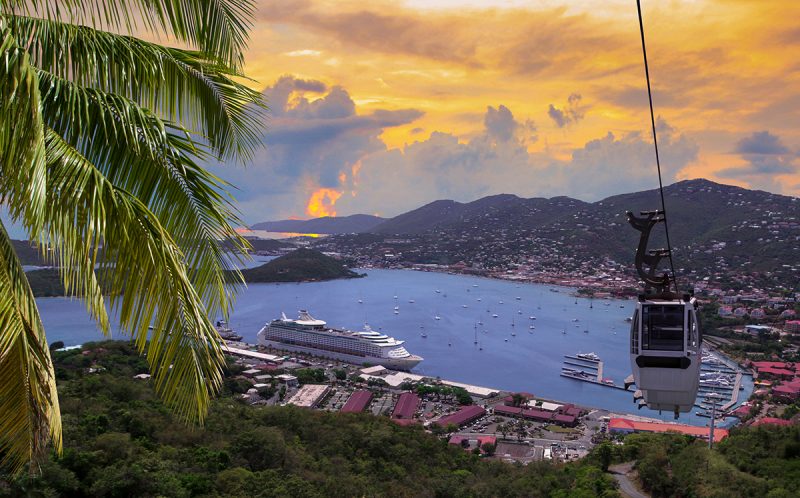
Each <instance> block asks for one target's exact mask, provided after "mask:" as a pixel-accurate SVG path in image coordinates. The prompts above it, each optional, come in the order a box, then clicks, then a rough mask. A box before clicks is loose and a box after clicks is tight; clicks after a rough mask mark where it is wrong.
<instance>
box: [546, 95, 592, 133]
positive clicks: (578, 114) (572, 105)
mask: <svg viewBox="0 0 800 498" xmlns="http://www.w3.org/2000/svg"><path fill="white" fill-rule="evenodd" d="M547 115H548V116H550V119H552V120H553V122H555V124H556V126H558V127H559V128H563V127H565V126H567V125H570V124H573V123H577V122H578V121H580V120H581V119H583V117H584V116H585V115H586V107H585V106H582V105H581V95H580V94H579V93H573V94H571V95H570V96H569V98H567V104H566V105H565V106H564V107H563V108H562V109H559V108H558V107H556V106H554V105H553V104H550V107H549V108H548V109H547Z"/></svg>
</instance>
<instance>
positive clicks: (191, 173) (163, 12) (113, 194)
mask: <svg viewBox="0 0 800 498" xmlns="http://www.w3.org/2000/svg"><path fill="white" fill-rule="evenodd" d="M252 15H253V2H252V0H88V1H87V0H58V1H56V2H54V1H52V0H0V204H2V205H3V206H4V207H5V208H6V210H7V211H8V213H9V214H10V217H11V218H12V220H13V221H14V222H15V223H18V224H19V225H20V226H22V227H24V229H25V231H26V233H27V235H28V236H29V238H30V240H32V241H34V242H35V243H36V244H37V245H38V247H39V248H40V249H41V253H42V257H44V258H46V259H47V260H48V261H49V262H51V264H54V265H57V266H58V267H59V268H60V277H61V280H62V281H63V284H64V287H65V289H66V291H67V293H68V294H69V295H70V296H76V297H80V298H82V299H83V300H84V301H85V303H86V307H87V310H88V312H89V314H90V315H91V316H92V317H93V318H94V319H95V320H96V322H97V323H98V325H99V327H100V329H101V330H102V331H103V333H105V334H108V333H109V332H110V328H111V321H112V318H113V319H114V320H115V321H117V322H118V326H119V329H120V330H121V331H122V332H124V333H126V334H128V335H129V336H130V338H131V340H132V341H133V342H134V343H135V345H136V347H137V348H138V350H139V352H140V353H141V354H144V355H146V358H147V361H148V363H149V367H150V370H151V373H152V375H153V379H154V385H155V388H156V390H157V392H158V393H159V394H160V396H161V397H162V398H163V399H164V401H165V403H166V404H167V405H168V406H170V407H171V408H172V409H173V410H174V411H175V412H176V413H177V414H178V415H179V416H180V417H182V418H183V419H186V420H187V421H200V422H202V420H203V417H204V415H205V413H206V411H207V409H208V406H209V402H210V398H211V396H213V394H214V393H216V392H217V391H218V389H219V387H220V384H221V380H222V375H221V371H222V368H223V366H224V362H223V355H222V351H221V348H220V344H219V342H218V339H219V337H218V335H217V333H216V330H215V328H214V326H213V325H212V323H211V318H212V317H216V316H219V315H222V316H227V314H228V312H229V310H230V305H231V302H232V299H233V297H234V295H235V293H236V291H237V289H238V288H239V287H240V286H241V283H242V279H241V275H240V274H239V273H238V271H237V270H236V265H235V263H236V261H235V258H237V256H233V255H231V253H227V252H225V251H224V250H223V248H222V244H221V243H220V241H222V240H227V241H233V245H234V246H235V248H236V249H238V250H242V249H245V248H246V242H245V241H244V240H243V239H242V238H241V237H239V236H238V235H237V234H236V232H235V231H234V228H233V227H234V226H236V225H237V224H239V221H238V219H237V213H236V210H235V208H234V207H233V204H232V202H233V199H232V197H231V196H230V195H229V193H228V188H229V185H228V184H227V183H226V182H224V181H223V180H221V179H220V178H218V177H216V176H214V175H213V174H211V173H210V172H209V171H207V170H206V169H204V167H203V166H202V165H201V164H202V163H203V162H204V161H207V160H226V161H228V160H230V161H244V160H247V159H248V158H250V157H251V156H252V153H253V152H254V148H255V147H256V146H257V144H258V143H259V142H260V140H259V138H260V136H259V133H260V132H259V128H258V126H259V123H261V122H262V121H261V117H260V114H261V112H262V111H263V109H264V106H263V103H262V101H261V97H260V94H259V93H258V92H255V91H253V90H251V89H250V88H248V87H247V86H245V85H244V84H243V83H241V81H242V79H241V77H242V65H243V50H244V49H245V46H246V43H247V39H248V36H247V31H248V28H249V26H250V19H251V18H252ZM134 34H140V35H141V34H146V35H150V34H155V35H158V36H160V37H167V39H170V40H174V42H175V43H176V44H177V45H180V47H181V48H172V47H167V46H162V45H159V44H156V43H151V42H149V41H146V40H144V39H142V38H137V37H135V36H133V35H134ZM229 270H233V271H232V272H229ZM148 328H150V330H148ZM50 441H52V444H53V446H54V448H55V449H56V450H57V451H60V449H61V419H60V412H59V406H58V397H57V392H56V385H55V376H54V372H53V364H52V361H51V359H50V353H49V350H48V347H47V340H46V336H45V331H44V328H43V326H42V322H41V320H40V318H39V312H38V310H37V307H36V302H35V301H34V298H33V294H32V292H31V289H30V286H29V284H28V281H27V278H26V276H25V273H24V271H23V269H22V266H21V265H20V262H19V259H18V258H17V256H16V254H15V252H14V249H13V247H12V245H11V241H10V239H9V235H8V232H7V230H6V228H5V226H2V224H0V466H2V467H3V468H6V469H11V470H12V471H19V470H21V469H22V468H24V466H25V465H26V463H28V462H30V461H31V460H34V459H35V458H36V456H37V455H39V454H41V452H42V451H43V450H44V449H45V448H46V447H47V445H48V443H49V442H50Z"/></svg>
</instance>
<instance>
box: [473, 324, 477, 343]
mask: <svg viewBox="0 0 800 498" xmlns="http://www.w3.org/2000/svg"><path fill="white" fill-rule="evenodd" d="M474 328H475V342H473V344H478V324H477V323H476V324H475V327H474Z"/></svg>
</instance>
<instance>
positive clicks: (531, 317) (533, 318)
mask: <svg viewBox="0 0 800 498" xmlns="http://www.w3.org/2000/svg"><path fill="white" fill-rule="evenodd" d="M528 318H530V319H531V320H536V317H535V316H533V315H531V316H529V317H528Z"/></svg>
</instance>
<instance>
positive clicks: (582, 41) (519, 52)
mask: <svg viewBox="0 0 800 498" xmlns="http://www.w3.org/2000/svg"><path fill="white" fill-rule="evenodd" d="M644 19H645V30H646V36H647V43H648V56H649V59H650V73H651V78H652V82H653V91H654V104H655V109H656V114H657V116H658V117H659V124H658V127H659V130H658V133H659V135H658V138H659V145H660V146H661V147H662V149H661V160H662V164H663V167H664V172H665V179H664V180H665V183H672V182H673V181H675V180H676V179H678V180H680V179H686V178H696V177H705V178H710V179H712V180H715V181H720V182H723V183H729V184H736V185H741V186H746V187H751V188H758V189H763V190H768V191H771V192H775V193H781V194H788V195H798V194H800V174H798V172H799V169H798V166H799V165H800V157H798V156H799V155H800V27H798V24H797V19H800V4H798V3H796V2H783V1H777V0H776V1H770V0H673V1H669V0H660V1H654V0H645V1H644ZM246 73H247V74H248V76H249V77H251V78H253V79H254V80H255V81H256V83H254V84H255V85H258V88H259V89H262V88H263V89H264V93H265V95H266V97H267V99H268V102H269V105H270V112H269V118H268V119H267V129H266V132H265V135H264V143H265V145H266V147H265V148H264V149H263V150H261V151H259V152H258V154H257V155H256V158H255V160H254V162H253V163H252V164H249V165H247V166H244V167H242V166H236V165H232V164H231V165H222V166H213V169H214V171H215V172H217V173H219V174H220V175H221V176H222V177H223V178H225V179H227V180H229V181H231V182H232V183H234V184H235V185H237V186H238V188H239V190H238V191H237V192H236V194H235V195H236V197H237V199H238V200H239V204H240V207H241V210H242V215H243V218H244V219H245V221H246V222H248V223H255V222H259V221H265V220H273V219H281V218H289V217H299V218H307V217H314V216H322V215H325V214H333V213H336V214H337V215H339V216H342V215H348V214H354V213H370V214H379V215H381V216H393V215H396V214H399V213H401V212H404V211H406V210H409V209H413V208H416V207H418V206H420V205H422V204H424V203H426V202H430V201H433V200H436V199H443V198H449V199H455V200H459V201H470V200H474V199H476V198H479V197H482V196H485V195H489V194H496V193H501V192H505V193H514V194H517V195H520V196H525V197H532V196H544V197H552V196H556V195H568V196H572V197H576V198H579V199H583V200H587V201H593V200H598V199H601V198H603V197H606V196H608V195H612V194H619V193H625V192H630V191H635V190H641V189H645V188H654V187H656V186H657V185H658V182H657V178H656V172H655V161H654V157H653V149H652V142H651V140H652V139H651V133H650V131H649V126H650V124H649V119H650V118H649V114H648V110H647V95H646V87H645V80H644V68H643V64H642V55H641V45H640V39H639V27H638V21H637V18H636V4H635V1H634V0H625V1H622V0H604V1H602V2H598V1H589V0H587V1H569V2H567V1H556V0H541V1H527V2H524V1H499V0H498V1H494V2H492V1H487V0H481V1H478V0H472V1H455V0H439V1H433V0H425V1H423V0H405V1H402V0H373V1H371V2H363V1H355V2H350V1H340V0H336V1H323V0H281V1H266V0H259V5H258V10H257V18H256V21H255V24H254V27H253V30H252V35H251V43H250V48H249V51H248V52H247V55H246Z"/></svg>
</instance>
